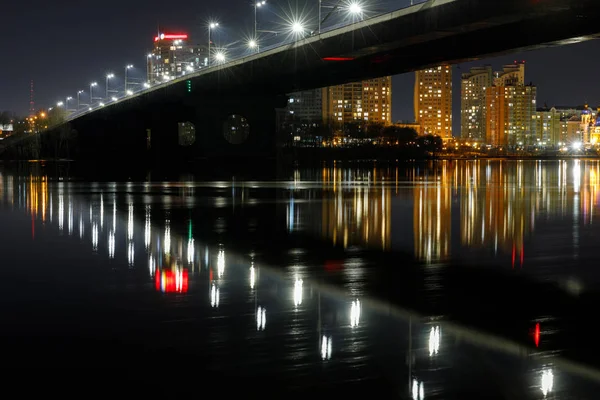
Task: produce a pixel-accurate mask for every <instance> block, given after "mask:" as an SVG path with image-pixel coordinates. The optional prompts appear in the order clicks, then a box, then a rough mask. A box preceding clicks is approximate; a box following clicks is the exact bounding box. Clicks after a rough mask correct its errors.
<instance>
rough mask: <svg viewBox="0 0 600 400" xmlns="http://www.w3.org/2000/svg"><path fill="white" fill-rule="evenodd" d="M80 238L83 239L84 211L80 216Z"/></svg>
mask: <svg viewBox="0 0 600 400" xmlns="http://www.w3.org/2000/svg"><path fill="white" fill-rule="evenodd" d="M79 238H80V239H83V213H81V214H80V216H79Z"/></svg>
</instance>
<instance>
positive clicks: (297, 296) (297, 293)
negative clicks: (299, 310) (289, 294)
mask: <svg viewBox="0 0 600 400" xmlns="http://www.w3.org/2000/svg"><path fill="white" fill-rule="evenodd" d="M301 304H302V279H296V282H294V305H295V306H296V307H298V306H299V305H301Z"/></svg>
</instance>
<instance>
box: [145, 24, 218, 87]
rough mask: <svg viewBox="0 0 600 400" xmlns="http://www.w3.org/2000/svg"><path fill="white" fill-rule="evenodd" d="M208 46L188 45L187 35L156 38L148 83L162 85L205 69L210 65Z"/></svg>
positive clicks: (148, 73)
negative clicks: (202, 68)
mask: <svg viewBox="0 0 600 400" xmlns="http://www.w3.org/2000/svg"><path fill="white" fill-rule="evenodd" d="M207 50H208V49H207V47H206V46H200V45H192V44H189V43H188V35H186V34H165V33H161V34H159V35H158V36H155V37H154V48H153V49H152V51H151V52H150V53H149V54H148V58H147V81H148V82H149V83H152V84H155V83H161V82H165V81H169V80H171V79H174V78H176V77H179V76H182V75H185V74H186V73H189V72H192V71H194V70H197V69H199V68H201V67H204V66H206V65H207V63H208V58H207V56H208V51H207Z"/></svg>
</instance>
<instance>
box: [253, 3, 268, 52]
mask: <svg viewBox="0 0 600 400" xmlns="http://www.w3.org/2000/svg"><path fill="white" fill-rule="evenodd" d="M266 4H267V2H266V1H265V0H262V1H257V2H255V3H254V39H255V40H256V38H258V36H257V35H258V23H257V20H256V10H257V9H258V8H259V7H262V6H264V5H266ZM257 51H258V48H257Z"/></svg>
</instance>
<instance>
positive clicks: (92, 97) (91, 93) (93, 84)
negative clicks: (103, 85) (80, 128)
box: [90, 82, 98, 107]
mask: <svg viewBox="0 0 600 400" xmlns="http://www.w3.org/2000/svg"><path fill="white" fill-rule="evenodd" d="M96 86H98V83H97V82H92V83H90V107H91V106H92V104H93V103H94V92H93V89H94V87H96Z"/></svg>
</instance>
